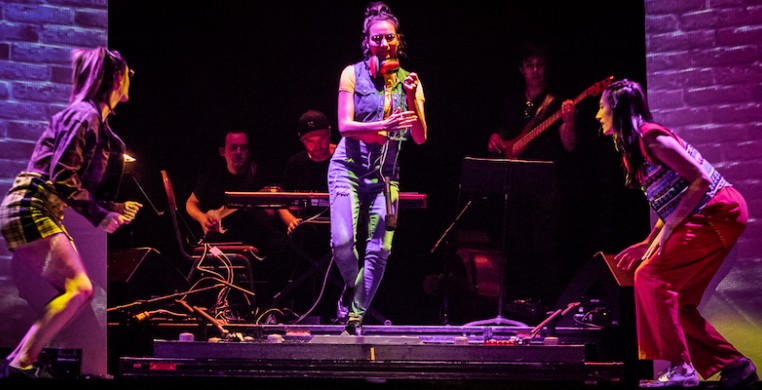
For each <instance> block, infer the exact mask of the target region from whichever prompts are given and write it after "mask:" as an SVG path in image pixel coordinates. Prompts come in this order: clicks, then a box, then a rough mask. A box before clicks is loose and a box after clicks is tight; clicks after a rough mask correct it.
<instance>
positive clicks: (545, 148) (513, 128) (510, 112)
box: [498, 90, 567, 162]
mask: <svg viewBox="0 0 762 390" xmlns="http://www.w3.org/2000/svg"><path fill="white" fill-rule="evenodd" d="M546 96H547V92H545V93H541V94H540V95H538V96H537V97H535V98H534V99H533V100H532V101H531V102H528V101H527V99H526V97H525V96H524V91H523V90H522V91H521V92H520V93H517V94H514V95H512V96H508V97H507V98H506V99H505V100H504V101H503V102H502V104H501V106H500V111H499V122H498V123H499V126H500V137H501V138H503V139H505V140H512V139H514V138H516V136H518V135H519V134H520V133H521V131H522V130H523V129H524V127H526V126H527V124H528V123H529V121H530V120H532V119H533V118H534V117H535V115H536V114H537V110H538V109H539V108H540V106H542V104H543V102H544V101H545V97H546ZM554 96H555V95H554ZM562 101H563V99H562V98H561V97H559V96H555V99H553V100H552V102H551V103H550V104H549V105H548V106H547V107H546V108H544V109H543V113H542V114H541V117H540V118H539V119H538V120H536V121H535V122H534V123H533V124H532V128H535V127H537V125H539V124H541V123H542V122H543V120H544V119H545V118H547V117H549V116H551V115H553V114H555V113H556V112H557V111H559V110H560V108H561V102H562ZM530 103H531V104H530ZM562 123H563V122H562V121H561V119H559V120H558V121H556V122H555V123H553V125H552V126H550V127H548V128H547V129H546V130H544V131H543V132H542V133H541V134H540V135H539V136H537V138H535V139H533V140H532V141H531V142H529V144H528V145H527V147H526V149H525V150H524V151H523V152H522V153H520V154H519V156H518V158H520V159H523V160H546V161H554V162H559V161H560V160H561V159H563V158H564V156H565V155H566V154H567V152H566V150H565V149H564V146H563V143H561V137H560V135H559V128H560V127H561V124H562Z"/></svg>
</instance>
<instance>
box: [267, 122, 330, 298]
mask: <svg viewBox="0 0 762 390" xmlns="http://www.w3.org/2000/svg"><path fill="white" fill-rule="evenodd" d="M296 133H297V136H298V137H299V140H300V141H301V142H302V144H303V145H304V150H302V151H300V152H298V153H295V154H293V155H292V156H291V157H290V158H289V159H288V161H287V163H286V168H285V171H284V173H283V179H282V180H281V185H280V187H281V190H283V191H295V192H324V193H325V192H328V179H327V177H328V163H329V162H330V160H331V156H332V155H333V151H334V150H335V149H336V144H334V143H331V125H330V123H329V122H328V118H326V116H325V115H324V114H323V113H322V112H320V111H317V110H307V111H306V112H304V114H302V116H301V117H299V122H298V123H297V127H296ZM278 212H279V213H280V217H281V220H282V221H283V223H284V224H285V225H286V226H287V228H288V234H289V235H290V236H291V237H292V238H293V239H294V242H295V243H297V244H298V245H299V246H300V247H301V248H302V249H303V250H304V252H306V253H307V254H309V255H310V256H311V257H312V258H313V259H312V260H313V261H319V260H320V259H322V258H324V257H326V256H330V255H331V248H330V230H329V229H327V228H326V227H325V226H318V225H314V224H311V225H310V226H309V227H310V228H309V229H307V228H305V227H302V228H299V229H297V228H298V227H299V226H300V225H302V224H303V222H304V219H303V218H302V217H307V215H294V214H293V213H292V212H291V211H289V210H287V209H279V210H278ZM307 266H308V267H310V266H311V264H307ZM305 295H306V296H310V294H305ZM310 303H312V302H310Z"/></svg>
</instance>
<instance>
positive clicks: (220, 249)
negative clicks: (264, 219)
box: [161, 170, 262, 305]
mask: <svg viewBox="0 0 762 390" xmlns="http://www.w3.org/2000/svg"><path fill="white" fill-rule="evenodd" d="M161 176H162V179H163V181H164V191H165V192H166V194H167V209H168V210H169V215H170V219H171V222H172V227H173V228H174V233H175V241H176V242H177V248H178V252H179V254H180V256H181V257H182V258H183V260H185V261H186V262H187V263H188V264H190V270H189V271H188V274H187V276H186V279H187V280H188V282H190V283H193V282H194V281H196V280H198V279H199V276H198V273H199V272H202V273H206V274H209V275H213V276H219V275H220V272H223V271H225V270H227V271H228V275H230V277H229V278H227V279H228V280H227V281H224V283H225V284H226V285H227V286H229V287H226V288H230V287H233V288H236V289H237V290H239V291H242V292H243V293H244V297H245V298H246V300H247V302H248V303H249V304H252V305H253V301H250V300H249V297H247V295H250V296H251V297H253V296H254V281H253V277H252V266H251V264H252V261H254V260H256V261H261V260H262V258H261V257H259V256H258V253H259V251H258V250H257V248H256V247H255V246H253V245H247V244H244V243H240V242H224V243H207V242H204V243H197V244H193V245H190V244H188V243H187V242H186V241H185V240H184V239H183V234H182V233H181V231H180V224H179V222H178V221H179V216H178V209H177V201H176V198H175V192H174V189H173V187H172V182H171V181H170V179H169V175H168V174H167V171H166V170H162V171H161ZM218 281H220V280H218ZM242 289H243V290H242Z"/></svg>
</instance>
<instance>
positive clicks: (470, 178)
mask: <svg viewBox="0 0 762 390" xmlns="http://www.w3.org/2000/svg"><path fill="white" fill-rule="evenodd" d="M461 169H462V170H461V175H460V192H461V193H468V194H471V196H473V195H487V196H489V195H492V196H494V195H501V196H502V199H503V226H502V229H501V230H502V232H501V242H500V246H501V247H500V252H501V253H502V261H501V262H500V267H499V269H500V271H499V272H500V285H499V286H498V287H499V290H500V291H499V294H498V299H497V316H496V317H495V318H490V319H486V320H479V321H472V322H469V323H467V324H465V325H464V326H481V325H510V326H519V327H527V326H528V325H527V324H525V323H523V322H521V321H516V320H511V319H507V318H505V317H503V298H504V296H505V271H506V263H507V258H508V251H507V245H508V233H507V230H508V229H507V226H508V200H509V198H510V194H511V190H512V189H513V188H512V187H514V183H516V182H521V181H522V180H527V179H528V178H536V177H542V176H543V175H547V173H548V171H549V170H552V169H553V162H552V161H536V160H512V159H505V158H477V157H464V158H463V165H462V167H461ZM513 190H518V191H520V190H521V189H520V188H517V189H513Z"/></svg>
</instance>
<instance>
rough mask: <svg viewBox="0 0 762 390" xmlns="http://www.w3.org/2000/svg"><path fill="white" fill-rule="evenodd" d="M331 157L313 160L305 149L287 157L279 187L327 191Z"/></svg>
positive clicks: (288, 189) (293, 189) (286, 189)
mask: <svg viewBox="0 0 762 390" xmlns="http://www.w3.org/2000/svg"><path fill="white" fill-rule="evenodd" d="M330 162H331V159H327V160H325V161H320V162H315V161H312V160H310V158H309V156H308V155H307V151H306V150H302V151H301V152H299V153H296V154H294V155H293V156H291V157H290V158H289V159H288V162H287V163H286V169H285V171H284V173H283V180H282V181H281V185H280V186H281V188H282V189H283V190H284V191H313V192H328V164H329V163H330Z"/></svg>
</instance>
